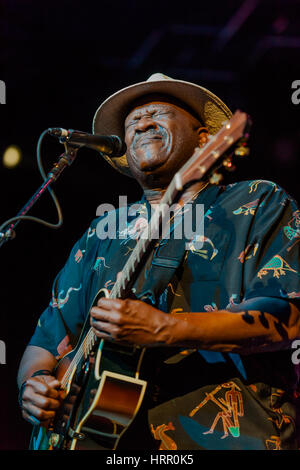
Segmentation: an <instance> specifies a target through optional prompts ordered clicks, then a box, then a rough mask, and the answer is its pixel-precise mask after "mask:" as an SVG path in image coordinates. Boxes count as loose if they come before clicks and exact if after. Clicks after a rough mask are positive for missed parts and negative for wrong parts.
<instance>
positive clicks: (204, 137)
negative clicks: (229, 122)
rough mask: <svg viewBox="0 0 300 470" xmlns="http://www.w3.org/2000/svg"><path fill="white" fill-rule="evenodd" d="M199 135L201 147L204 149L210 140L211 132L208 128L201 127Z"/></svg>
mask: <svg viewBox="0 0 300 470" xmlns="http://www.w3.org/2000/svg"><path fill="white" fill-rule="evenodd" d="M197 134H198V136H199V146H200V147H202V146H203V145H205V144H206V142H207V140H208V135H209V132H208V129H207V127H199V128H198V129H197Z"/></svg>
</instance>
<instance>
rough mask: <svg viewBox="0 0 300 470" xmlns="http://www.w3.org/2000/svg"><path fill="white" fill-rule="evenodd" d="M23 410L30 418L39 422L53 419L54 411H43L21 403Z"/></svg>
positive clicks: (26, 403) (32, 405) (31, 404)
mask: <svg viewBox="0 0 300 470" xmlns="http://www.w3.org/2000/svg"><path fill="white" fill-rule="evenodd" d="M23 410H24V411H25V412H26V413H27V414H28V415H30V416H33V417H34V418H36V419H37V420H39V421H40V422H43V421H48V420H51V419H53V418H54V416H55V411H52V410H43V409H42V408H39V407H38V406H36V405H34V404H33V403H30V402H23Z"/></svg>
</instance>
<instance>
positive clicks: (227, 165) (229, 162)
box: [223, 157, 232, 168]
mask: <svg viewBox="0 0 300 470" xmlns="http://www.w3.org/2000/svg"><path fill="white" fill-rule="evenodd" d="M223 166H225V168H231V167H232V159H231V157H228V158H225V160H223Z"/></svg>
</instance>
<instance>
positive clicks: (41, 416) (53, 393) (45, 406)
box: [22, 375, 61, 427]
mask: <svg viewBox="0 0 300 470" xmlns="http://www.w3.org/2000/svg"><path fill="white" fill-rule="evenodd" d="M60 387H61V384H60V382H59V381H58V380H57V379H56V378H55V377H53V376H51V375H39V376H37V377H31V378H29V379H27V380H26V386H25V389H24V392H23V396H22V414H23V418H25V419H26V420H27V421H29V422H30V423H31V424H40V425H41V426H45V427H47V426H48V425H49V424H50V422H51V421H52V420H53V418H54V416H55V410H57V408H58V407H59V406H60V404H61V400H60ZM36 420H37V421H36Z"/></svg>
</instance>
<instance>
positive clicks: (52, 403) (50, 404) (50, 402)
mask: <svg viewBox="0 0 300 470" xmlns="http://www.w3.org/2000/svg"><path fill="white" fill-rule="evenodd" d="M26 402H30V403H32V404H34V405H35V406H37V407H38V408H42V409H43V410H56V409H57V408H59V407H60V404H61V403H60V401H59V400H54V399H53V398H49V397H46V396H45V395H38V394H37V393H34V394H33V395H32V396H31V397H30V398H29V399H28V398H26V397H24V396H23V404H24V405H25V404H26Z"/></svg>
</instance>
